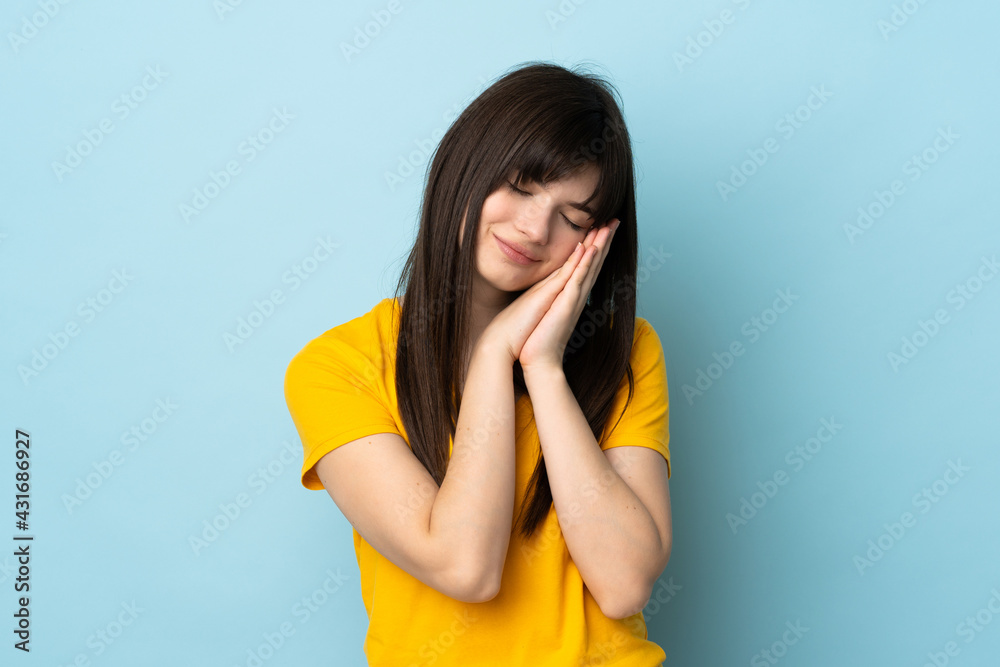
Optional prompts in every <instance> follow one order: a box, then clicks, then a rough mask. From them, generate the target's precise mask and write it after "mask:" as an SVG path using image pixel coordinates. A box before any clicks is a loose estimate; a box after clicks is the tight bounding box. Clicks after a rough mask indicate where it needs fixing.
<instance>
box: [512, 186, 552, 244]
mask: <svg viewBox="0 0 1000 667" xmlns="http://www.w3.org/2000/svg"><path fill="white" fill-rule="evenodd" d="M550 199H551V197H550V196H548V195H546V194H540V195H535V196H534V197H532V198H531V199H530V200H527V201H525V202H524V204H523V205H522V206H521V208H520V210H519V211H518V214H517V220H516V222H515V224H514V226H515V227H517V229H518V231H520V232H521V233H522V234H523V235H524V236H523V238H524V239H526V240H528V241H531V242H532V243H534V244H537V245H545V244H546V243H548V239H549V220H550V219H551V217H552V213H551V212H550V210H549V201H550Z"/></svg>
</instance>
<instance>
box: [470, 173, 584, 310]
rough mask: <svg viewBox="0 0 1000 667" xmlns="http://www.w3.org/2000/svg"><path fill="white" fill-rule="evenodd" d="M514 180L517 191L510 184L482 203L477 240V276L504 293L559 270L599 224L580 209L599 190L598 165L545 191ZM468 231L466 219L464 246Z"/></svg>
mask: <svg viewBox="0 0 1000 667" xmlns="http://www.w3.org/2000/svg"><path fill="white" fill-rule="evenodd" d="M515 177H516V174H510V175H509V176H508V183H514V186H513V187H512V186H511V185H508V183H505V184H504V185H502V186H501V187H500V189H499V190H497V191H496V192H493V193H492V194H491V195H490V196H489V197H487V198H486V201H485V202H483V212H482V216H481V219H480V223H479V238H478V239H477V240H476V267H475V268H476V271H477V273H478V274H479V276H480V277H481V278H482V279H484V280H485V281H486V283H488V284H489V285H491V286H493V287H494V288H496V289H498V290H501V291H504V292H517V291H521V290H525V289H527V288H529V287H531V286H532V285H534V284H535V283H536V282H538V281H539V280H541V279H542V278H544V277H545V276H547V275H549V274H550V273H552V272H553V271H555V270H556V269H558V268H559V267H560V266H562V265H563V264H564V263H565V262H566V260H567V259H568V258H569V256H570V254H571V253H572V252H573V249H574V248H575V247H576V244H577V243H578V242H580V241H583V239H584V237H585V236H586V235H587V231H588V230H589V229H590V228H591V227H592V226H594V225H595V224H596V221H595V220H594V219H593V217H591V213H590V212H589V211H584V210H581V209H580V208H579V207H578V206H577V205H576V203H577V202H583V201H585V200H586V199H587V198H589V197H590V196H591V194H592V193H593V192H594V190H595V188H597V181H598V177H599V172H598V170H597V167H596V166H595V165H592V164H591V165H587V167H586V168H585V169H582V170H579V171H577V172H576V173H574V174H571V175H569V176H566V177H564V178H562V179H560V180H557V181H552V182H550V183H549V184H548V185H547V186H545V187H543V186H542V185H541V184H540V183H533V182H527V181H522V182H521V183H520V184H517V183H515V181H514V178H515ZM514 187H516V188H517V189H519V190H522V191H523V192H524V194H522V193H520V192H517V191H515V189H514ZM574 225H575V226H574ZM464 231H465V220H464V218H463V220H462V227H461V230H460V232H459V243H461V242H462V236H463V234H464ZM511 246H513V248H511ZM517 250H521V251H522V252H521V253H518V252H517Z"/></svg>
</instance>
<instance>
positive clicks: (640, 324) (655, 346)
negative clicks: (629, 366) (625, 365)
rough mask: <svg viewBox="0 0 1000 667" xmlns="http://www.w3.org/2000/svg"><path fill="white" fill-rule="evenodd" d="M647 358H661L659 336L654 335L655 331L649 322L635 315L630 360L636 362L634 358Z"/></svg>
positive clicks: (661, 351)
mask: <svg viewBox="0 0 1000 667" xmlns="http://www.w3.org/2000/svg"><path fill="white" fill-rule="evenodd" d="M649 356H653V357H657V356H659V357H662V356H663V345H662V344H661V342H660V336H659V335H658V334H657V333H656V329H654V328H653V325H652V324H650V322H649V320H647V319H646V318H644V317H639V316H638V315H637V316H636V318H635V332H634V334H633V336H632V354H631V360H633V361H634V360H636V357H649Z"/></svg>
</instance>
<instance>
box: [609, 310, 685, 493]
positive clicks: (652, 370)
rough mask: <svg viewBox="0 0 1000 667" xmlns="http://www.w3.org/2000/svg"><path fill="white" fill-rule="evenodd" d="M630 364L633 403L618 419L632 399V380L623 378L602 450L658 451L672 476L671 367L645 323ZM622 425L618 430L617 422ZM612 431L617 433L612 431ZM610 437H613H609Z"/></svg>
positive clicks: (641, 322) (640, 323)
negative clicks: (630, 386)
mask: <svg viewBox="0 0 1000 667" xmlns="http://www.w3.org/2000/svg"><path fill="white" fill-rule="evenodd" d="M636 327H637V328H636V333H635V339H634V340H633V342H632V355H631V357H630V358H629V363H630V364H631V366H632V374H633V379H634V382H635V386H634V389H633V394H632V400H631V401H630V402H629V403H628V407H627V408H626V409H625V414H623V415H622V417H621V420H618V415H620V414H621V413H622V408H623V407H624V406H625V402H626V400H627V398H628V376H627V375H626V376H623V377H622V381H621V384H620V385H619V387H618V393H617V394H616V395H615V399H614V403H613V404H612V408H611V413H610V415H609V417H608V423H607V424H606V425H605V428H604V432H603V433H602V436H603V438H602V440H601V449H609V448H611V447H621V446H623V445H636V446H640V447H649V448H651V449H655V450H656V451H658V452H660V454H662V455H663V458H664V459H666V461H667V477H669V476H670V429H669V417H670V402H669V397H668V395H667V367H666V361H665V359H664V357H663V346H662V345H661V344H660V337H659V336H658V335H657V334H656V330H654V329H653V326H652V325H651V324H650V323H649V322H648V321H646V320H645V319H641V318H640V319H639V320H638V323H637V325H636ZM616 421H618V424H617V426H615V422H616ZM612 427H614V430H613V431H612ZM608 433H610V435H608Z"/></svg>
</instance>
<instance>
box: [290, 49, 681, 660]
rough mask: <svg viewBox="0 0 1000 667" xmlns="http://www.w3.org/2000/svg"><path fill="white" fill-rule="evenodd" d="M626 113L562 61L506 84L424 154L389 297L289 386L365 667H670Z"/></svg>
mask: <svg viewBox="0 0 1000 667" xmlns="http://www.w3.org/2000/svg"><path fill="white" fill-rule="evenodd" d="M613 93H614V89H613V88H612V87H611V86H610V84H607V83H606V82H605V81H603V80H602V79H600V78H598V77H596V76H593V75H590V74H580V73H577V72H574V71H570V70H567V69H564V68H562V67H559V66H556V65H550V64H537V63H536V64H529V65H527V66H524V67H521V68H518V69H515V70H514V71H512V72H510V73H508V74H507V75H505V76H503V77H502V78H500V79H499V80H497V81H496V82H495V83H493V84H492V85H491V86H490V87H489V88H488V89H487V90H485V91H484V92H483V93H482V94H481V95H480V96H479V97H478V98H476V99H475V100H474V101H473V102H472V103H471V104H470V105H469V106H468V108H467V109H465V111H464V112H463V113H462V114H461V115H460V116H459V117H458V119H457V120H456V121H455V122H454V124H453V125H452V126H451V128H450V129H449V130H448V132H447V133H446V134H445V136H444V137H443V138H442V139H441V142H440V145H439V146H438V148H437V150H436V151H435V153H434V155H433V157H432V160H431V164H430V168H429V171H428V178H427V186H426V189H425V191H424V196H423V202H422V210H421V216H420V227H419V230H418V232H417V238H416V242H415V244H414V246H413V250H412V252H411V253H410V255H409V258H408V260H407V262H406V265H405V267H404V269H403V271H402V275H401V276H400V280H399V283H398V285H397V289H396V294H397V296H396V297H395V298H392V299H388V298H387V299H383V300H382V301H381V302H379V303H378V304H377V305H376V306H375V307H374V308H372V310H370V311H369V312H368V313H366V314H364V315H362V316H360V317H357V318H355V319H353V320H351V321H349V322H346V323H344V324H342V325H340V326H337V327H334V328H332V329H330V330H329V331H326V332H325V333H323V334H322V335H320V336H319V337H317V338H315V339H313V340H312V341H310V342H309V343H308V344H307V345H306V346H305V347H304V348H303V349H302V350H301V351H300V352H299V353H298V354H297V355H296V356H295V357H294V358H293V359H292V361H291V363H290V364H289V366H288V370H287V372H286V376H285V396H286V400H287V403H288V407H289V411H290V412H291V416H292V418H293V421H294V422H295V425H296V428H297V429H298V432H299V435H300V437H301V439H302V444H303V448H304V452H305V460H304V462H303V467H302V478H301V480H302V484H303V485H304V486H305V487H306V488H308V489H326V491H327V492H328V493H329V494H330V496H331V497H332V499H333V501H334V502H335V503H336V504H337V507H338V508H340V510H341V511H342V512H343V514H344V516H345V517H347V519H348V521H350V522H351V525H352V526H353V527H354V531H353V535H354V546H355V551H356V554H357V560H358V566H359V568H360V575H361V593H362V597H363V599H364V604H365V609H366V611H367V613H368V618H369V626H368V633H367V635H366V637H365V642H364V650H365V653H366V655H367V658H368V662H369V664H370V665H376V666H381V665H391V666H392V667H400V666H403V667H407V666H409V665H431V664H434V665H436V666H438V667H442V666H451V665H456V666H457V665H461V666H462V667H467V666H469V665H505V666H511V665H530V666H532V667H537V666H549V665H551V666H558V667H565V666H567V665H622V666H636V667H653V666H656V665H660V664H661V663H662V661H663V660H664V658H665V653H664V651H663V650H662V649H661V648H660V647H659V646H657V645H656V644H655V643H653V642H651V641H649V640H648V638H647V637H648V634H647V631H646V625H645V620H644V618H643V615H642V609H643V607H644V606H645V605H646V603H647V602H648V600H649V599H650V595H651V592H652V589H653V586H654V584H655V582H656V580H657V578H658V577H659V575H660V574H661V573H662V571H663V569H664V568H665V567H666V564H667V561H668V559H669V558H670V549H671V543H672V530H671V517H670V497H669V491H668V484H667V481H668V477H669V475H670V468H669V460H670V453H669V449H668V442H669V434H668V430H667V418H668V403H667V381H666V371H665V364H664V359H663V350H662V347H661V345H660V340H659V337H658V336H657V334H656V332H655V331H654V330H653V328H652V327H651V326H650V324H649V322H647V321H646V320H645V319H643V318H641V317H636V315H635V291H636V256H637V250H636V246H637V238H636V237H637V227H636V219H635V186H634V177H633V163H632V150H631V145H630V139H629V136H628V132H627V130H626V127H625V123H624V120H623V117H622V114H621V111H620V110H619V107H618V105H617V103H616V99H615V96H614V94H613ZM401 292H402V293H403V294H402V295H400V293H401Z"/></svg>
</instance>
